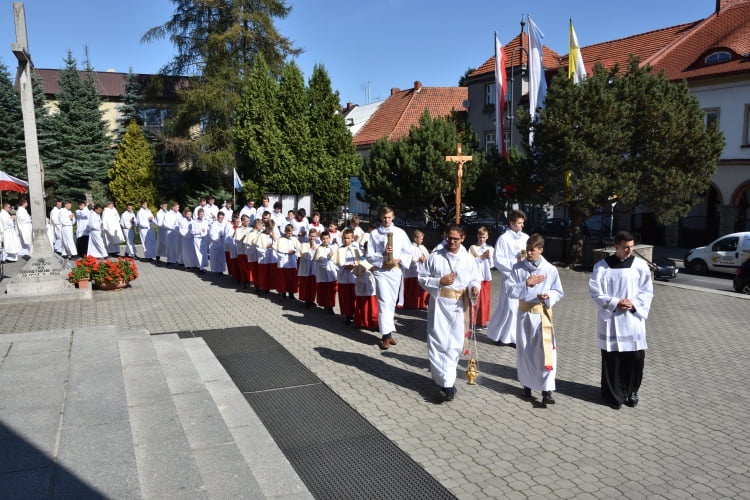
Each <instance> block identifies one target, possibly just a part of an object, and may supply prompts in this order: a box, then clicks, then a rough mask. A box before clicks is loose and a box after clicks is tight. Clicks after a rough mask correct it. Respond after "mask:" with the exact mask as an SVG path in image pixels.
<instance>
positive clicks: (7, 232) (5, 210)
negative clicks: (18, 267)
mask: <svg viewBox="0 0 750 500" xmlns="http://www.w3.org/2000/svg"><path fill="white" fill-rule="evenodd" d="M0 241H1V242H2V243H3V250H2V255H0V259H1V260H3V261H6V262H16V261H17V260H18V253H19V252H20V251H21V240H20V238H19V237H18V233H17V232H16V225H15V223H14V221H13V216H12V215H10V203H7V202H5V203H3V206H2V210H0Z"/></svg>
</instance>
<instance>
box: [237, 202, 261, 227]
mask: <svg viewBox="0 0 750 500" xmlns="http://www.w3.org/2000/svg"><path fill="white" fill-rule="evenodd" d="M256 212H257V209H256V208H255V200H247V203H245V206H244V207H242V209H241V210H240V220H242V216H243V215H247V217H248V219H249V220H250V222H249V224H250V225H252V224H253V222H255V215H256Z"/></svg>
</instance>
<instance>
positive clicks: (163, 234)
mask: <svg viewBox="0 0 750 500" xmlns="http://www.w3.org/2000/svg"><path fill="white" fill-rule="evenodd" d="M167 213H168V210H167V202H166V201H162V202H161V203H160V204H159V210H158V211H157V212H156V219H155V221H156V222H155V223H156V230H157V233H156V257H155V259H156V262H157V263H158V262H160V261H161V258H162V257H165V258H166V257H167V238H168V236H169V230H168V229H167V228H166V226H165V219H166V217H167Z"/></svg>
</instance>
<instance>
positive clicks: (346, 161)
mask: <svg viewBox="0 0 750 500" xmlns="http://www.w3.org/2000/svg"><path fill="white" fill-rule="evenodd" d="M307 94H308V97H309V119H308V120H309V121H308V123H309V125H308V126H309V130H310V138H311V142H310V150H311V151H310V167H311V172H312V190H313V194H314V203H315V206H316V208H318V209H319V210H321V211H330V210H334V209H336V208H338V207H340V206H342V205H345V204H346V203H347V201H348V197H349V184H350V182H349V179H350V177H352V176H356V175H359V170H360V164H361V160H360V157H359V155H358V154H357V150H356V147H355V146H354V142H353V141H352V136H351V134H350V133H349V130H348V129H347V128H346V123H345V122H344V117H343V116H342V114H341V104H340V99H339V93H338V92H333V90H332V88H331V79H330V78H329V76H328V73H327V72H326V70H325V68H324V67H323V66H322V65H316V66H315V68H314V69H313V73H312V76H311V77H310V83H309V89H308V92H307Z"/></svg>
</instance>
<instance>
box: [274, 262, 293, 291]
mask: <svg viewBox="0 0 750 500" xmlns="http://www.w3.org/2000/svg"><path fill="white" fill-rule="evenodd" d="M277 269H278V278H279V280H278V282H277V284H276V285H277V286H276V289H277V290H278V291H279V293H297V268H296V267H279V268H277Z"/></svg>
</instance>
